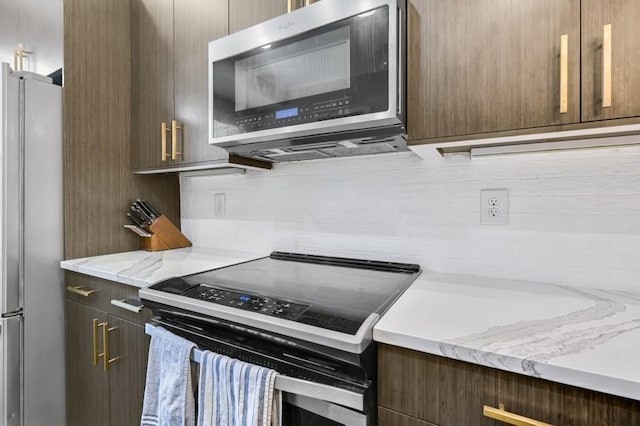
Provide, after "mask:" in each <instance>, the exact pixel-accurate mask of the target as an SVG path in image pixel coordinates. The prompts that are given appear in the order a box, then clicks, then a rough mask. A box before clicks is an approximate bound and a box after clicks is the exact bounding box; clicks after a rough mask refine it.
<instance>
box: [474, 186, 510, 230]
mask: <svg viewBox="0 0 640 426" xmlns="http://www.w3.org/2000/svg"><path fill="white" fill-rule="evenodd" d="M480 224H481V225H508V224H509V190H508V189H483V190H481V191H480Z"/></svg>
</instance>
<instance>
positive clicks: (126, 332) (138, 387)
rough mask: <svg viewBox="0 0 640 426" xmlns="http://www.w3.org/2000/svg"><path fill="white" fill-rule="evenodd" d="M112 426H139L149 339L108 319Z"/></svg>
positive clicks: (137, 327)
mask: <svg viewBox="0 0 640 426" xmlns="http://www.w3.org/2000/svg"><path fill="white" fill-rule="evenodd" d="M109 328H113V330H112V331H111V332H110V339H109V343H110V352H111V354H110V355H111V357H113V358H117V360H116V361H114V362H113V363H112V364H111V365H110V366H109V388H110V400H109V403H110V404H109V408H110V420H111V425H113V426H116V425H136V424H140V416H141V415H142V402H143V400H144V386H145V379H146V372H147V357H148V353H149V342H150V339H149V337H148V336H146V335H145V333H144V328H143V326H141V325H138V324H134V323H131V322H128V321H124V320H122V319H119V318H117V317H114V316H112V315H109Z"/></svg>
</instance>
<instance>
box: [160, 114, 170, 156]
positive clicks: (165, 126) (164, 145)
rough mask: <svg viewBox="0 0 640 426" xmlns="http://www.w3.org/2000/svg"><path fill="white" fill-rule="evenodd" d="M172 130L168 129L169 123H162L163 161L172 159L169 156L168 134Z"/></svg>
mask: <svg viewBox="0 0 640 426" xmlns="http://www.w3.org/2000/svg"><path fill="white" fill-rule="evenodd" d="M169 131H170V130H169V129H167V123H165V122H164V121H163V122H162V161H167V158H168V157H171V154H167V132H169Z"/></svg>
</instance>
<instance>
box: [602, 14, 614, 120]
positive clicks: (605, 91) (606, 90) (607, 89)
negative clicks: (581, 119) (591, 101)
mask: <svg viewBox="0 0 640 426" xmlns="http://www.w3.org/2000/svg"><path fill="white" fill-rule="evenodd" d="M611 80H612V78H611V24H607V25H605V26H604V27H602V107H603V108H609V107H611V105H612V100H611Z"/></svg>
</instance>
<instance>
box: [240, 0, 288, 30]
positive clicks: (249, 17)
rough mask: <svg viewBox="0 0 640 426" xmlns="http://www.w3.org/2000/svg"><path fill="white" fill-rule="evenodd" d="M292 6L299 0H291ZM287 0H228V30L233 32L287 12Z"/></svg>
mask: <svg viewBox="0 0 640 426" xmlns="http://www.w3.org/2000/svg"><path fill="white" fill-rule="evenodd" d="M293 3H294V5H293V7H294V8H295V7H296V6H299V3H300V2H299V0H293ZM287 9H288V0H261V1H255V0H232V1H230V2H229V31H230V32H232V33H234V32H236V31H240V30H243V29H245V28H248V27H250V26H252V25H256V24H259V23H260V22H264V21H267V20H269V19H271V18H275V17H276V16H280V15H284V14H285V13H287Z"/></svg>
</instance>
